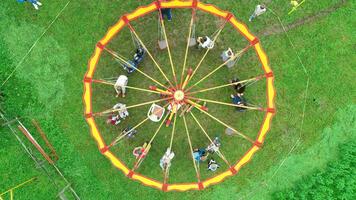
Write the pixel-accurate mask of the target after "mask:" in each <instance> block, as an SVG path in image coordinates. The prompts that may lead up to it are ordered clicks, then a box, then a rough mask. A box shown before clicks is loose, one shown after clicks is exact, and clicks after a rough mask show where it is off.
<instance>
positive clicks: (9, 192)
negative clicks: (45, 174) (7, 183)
mask: <svg viewBox="0 0 356 200" xmlns="http://www.w3.org/2000/svg"><path fill="white" fill-rule="evenodd" d="M35 180H36V177H33V178H31V179H29V180H27V181H25V182H23V183H20V184H18V185H16V186H15V187H12V188H10V189H8V190H6V191H5V192H3V193H0V200H4V199H3V197H4V196H5V195H6V194H9V195H10V200H13V199H14V191H15V190H17V189H18V188H21V187H23V186H24V185H26V184H29V183H31V182H33V181H35Z"/></svg>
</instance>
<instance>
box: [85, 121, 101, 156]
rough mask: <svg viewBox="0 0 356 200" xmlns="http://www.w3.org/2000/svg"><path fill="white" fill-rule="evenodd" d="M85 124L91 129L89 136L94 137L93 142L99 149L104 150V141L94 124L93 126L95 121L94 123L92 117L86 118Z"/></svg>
mask: <svg viewBox="0 0 356 200" xmlns="http://www.w3.org/2000/svg"><path fill="white" fill-rule="evenodd" d="M87 122H88V124H89V126H90V128H91V134H92V136H93V137H94V139H95V141H96V142H97V143H98V145H99V148H100V149H101V148H104V147H105V143H104V141H103V140H102V138H101V136H100V133H99V130H98V128H97V127H96V124H95V121H94V119H93V117H90V118H87Z"/></svg>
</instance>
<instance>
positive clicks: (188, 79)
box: [83, 0, 276, 191]
mask: <svg viewBox="0 0 356 200" xmlns="http://www.w3.org/2000/svg"><path fill="white" fill-rule="evenodd" d="M166 8H172V9H191V10H192V19H191V22H190V26H189V34H188V37H187V40H186V41H187V44H186V50H185V58H184V64H183V67H182V68H183V69H182V75H181V77H180V82H178V78H177V75H176V71H175V67H174V65H173V61H172V56H171V52H170V46H169V45H170V44H169V42H168V38H167V34H166V31H165V25H164V20H162V19H161V17H159V19H158V21H159V34H161V36H160V38H159V40H160V39H162V41H164V42H163V43H164V45H162V46H160V49H166V50H167V51H168V56H169V61H170V64H171V70H172V75H173V77H172V78H168V76H167V75H166V73H164V71H163V70H162V68H161V67H160V65H159V64H158V63H157V61H156V59H155V58H154V56H153V55H152V53H151V52H150V50H149V49H147V46H146V45H145V44H144V43H143V42H142V40H141V39H140V37H139V34H138V33H137V32H136V30H135V29H134V28H133V26H132V25H131V23H133V22H134V20H135V19H137V18H140V17H143V16H145V15H147V14H149V13H153V12H158V13H161V9H166ZM197 11H201V12H206V13H209V14H213V15H215V16H216V17H218V18H220V19H221V20H223V23H222V24H221V26H219V27H218V29H217V30H216V31H215V32H214V33H213V34H212V35H211V39H212V41H213V42H214V43H215V42H216V41H217V39H218V37H219V35H220V33H221V32H222V30H223V28H224V27H225V25H226V24H231V25H232V26H233V28H234V29H236V30H237V32H238V33H239V34H241V35H242V36H243V37H244V38H245V39H246V41H247V43H248V44H247V45H246V47H245V48H244V49H242V50H237V51H236V52H234V56H232V57H231V58H229V59H227V60H226V61H225V62H223V63H222V64H221V65H219V66H218V67H214V68H213V70H212V71H211V72H209V73H208V74H206V75H205V76H203V78H201V79H200V80H199V81H197V82H194V83H192V80H193V77H194V76H195V75H196V73H197V72H198V71H199V68H200V66H201V65H202V63H203V61H204V59H205V58H206V57H207V55H208V53H209V51H210V50H211V49H210V48H208V49H206V50H205V53H204V55H203V56H202V58H201V60H200V61H199V62H198V64H197V66H196V67H195V68H193V69H194V70H186V67H187V62H186V61H187V57H188V55H189V53H188V51H189V47H190V46H192V44H193V40H192V38H194V41H196V40H195V21H196V20H195V17H196V14H195V13H196V12H197ZM159 16H161V15H159ZM124 27H127V28H129V29H130V32H131V33H132V34H133V35H134V36H135V39H136V40H137V41H138V42H139V43H140V45H141V46H142V48H143V49H144V50H145V52H146V53H147V55H148V57H150V58H151V60H152V61H153V63H154V65H155V69H157V70H158V71H159V72H160V73H161V74H162V76H163V77H164V79H165V80H163V81H164V82H167V84H164V83H162V82H161V81H159V80H157V79H155V78H154V77H152V76H150V75H148V74H147V73H145V72H144V71H143V70H140V69H137V72H139V73H141V74H142V75H144V76H145V78H147V79H149V80H151V81H152V82H154V83H155V84H156V85H157V86H147V88H148V89H145V88H137V87H133V86H127V88H128V89H132V90H139V91H142V92H147V93H155V94H157V96H158V98H159V99H158V100H154V101H148V102H144V103H139V104H135V105H128V106H127V107H126V108H127V109H130V108H136V107H140V106H145V105H152V104H154V105H152V106H151V108H150V109H149V112H148V115H147V118H145V119H143V120H142V121H141V122H140V123H138V124H137V125H136V126H135V127H134V128H133V129H136V128H138V127H139V126H141V125H143V124H144V123H146V122H149V120H152V119H151V118H150V116H151V115H152V114H151V113H152V112H154V111H153V110H154V109H155V107H156V106H157V105H159V103H160V102H165V103H166V105H165V106H160V107H161V108H160V109H158V110H162V109H165V108H166V107H167V106H168V105H171V107H172V112H168V114H167V113H166V114H165V113H162V115H161V116H160V117H159V118H157V117H155V118H154V120H152V121H157V122H159V121H160V125H159V127H158V128H157V130H156V131H155V132H154V134H153V136H152V137H151V139H150V141H149V142H148V143H147V146H149V147H151V146H150V145H151V144H152V142H153V140H154V139H155V138H156V136H157V134H158V132H159V131H160V129H161V128H162V126H163V124H164V123H165V122H167V121H166V120H168V121H169V123H168V125H169V124H170V122H172V124H173V126H170V127H171V128H172V136H171V140H170V145H169V149H171V150H172V151H174V149H172V143H173V139H174V135H175V132H176V130H175V129H176V121H177V115H178V112H177V110H178V107H179V106H180V105H181V106H182V108H181V112H184V114H181V116H182V118H183V122H184V128H185V130H184V131H185V132H186V135H187V138H188V143H189V146H190V151H191V152H192V155H191V157H192V161H193V166H194V169H195V172H196V177H197V182H193V183H170V182H169V169H170V167H166V168H165V170H164V179H163V181H162V182H161V181H158V180H155V179H152V178H149V177H147V176H144V175H141V174H139V173H137V172H136V170H137V169H138V167H139V166H140V165H142V163H143V158H144V157H141V156H139V157H138V159H137V160H136V162H135V164H134V166H133V167H132V168H129V167H127V166H126V164H125V163H124V162H122V161H121V160H120V159H119V158H118V157H117V156H116V155H115V154H114V153H113V151H111V148H112V147H113V146H114V145H117V144H118V143H119V142H120V141H121V140H122V139H123V138H124V136H125V134H122V135H120V136H119V137H117V138H115V139H114V140H113V141H109V143H108V145H107V141H105V140H104V139H103V137H102V135H101V130H100V129H99V128H98V126H97V124H96V117H100V116H101V114H102V113H110V112H112V111H113V110H110V109H109V110H106V111H104V112H94V111H93V107H92V101H93V99H92V98H93V96H92V84H93V83H99V84H106V85H113V84H114V83H113V82H111V81H105V79H99V80H97V79H94V74H95V73H94V72H95V70H96V68H97V64H98V62H99V60H100V58H101V54H103V53H105V52H108V53H110V54H111V51H112V50H108V48H107V47H106V46H107V45H108V44H109V43H110V41H111V40H112V39H113V38H114V37H115V36H117V35H118V33H119V32H120V31H121V30H122V29H123V28H124ZM161 47H162V48H161ZM249 49H254V50H255V53H256V55H257V57H258V58H259V61H260V64H261V66H262V70H263V74H259V75H257V76H255V77H252V78H249V79H246V80H242V81H239V82H237V83H229V84H224V85H218V86H214V87H210V88H206V89H199V90H198V89H196V86H197V85H199V84H201V83H202V82H204V81H205V80H207V79H208V78H209V77H210V76H212V75H213V74H214V73H216V72H217V71H218V70H220V69H222V68H223V66H226V65H227V63H228V62H231V61H234V60H236V59H239V58H240V57H241V56H242V55H243V54H244V53H245V52H246V51H247V50H249ZM113 56H114V57H115V55H113ZM262 79H265V80H266V96H267V102H266V106H265V107H261V106H254V105H235V104H231V103H225V102H220V101H216V100H210V99H202V98H199V97H196V95H197V94H200V93H203V92H209V91H212V90H217V89H220V88H225V87H230V86H233V85H237V84H245V85H251V84H252V83H254V82H256V81H259V80H262ZM273 81H274V74H273V72H272V70H271V68H270V66H269V63H268V58H267V55H266V54H265V52H264V51H263V49H262V47H261V44H260V41H259V39H258V38H257V37H255V36H254V35H252V34H251V33H250V32H249V30H248V29H247V27H246V26H245V25H244V24H243V23H241V22H240V21H238V20H237V19H236V18H235V17H234V16H233V15H232V14H231V13H229V12H227V11H223V10H220V9H219V8H217V7H215V6H214V5H211V4H204V3H201V2H199V1H197V0H191V1H180V0H172V1H167V2H166V1H164V2H161V1H155V2H153V3H151V4H149V5H147V6H141V7H139V8H138V9H137V10H135V11H134V12H132V13H129V14H126V15H124V16H123V17H121V18H120V20H119V21H118V22H117V23H116V24H115V25H114V26H112V27H111V28H110V29H109V30H108V32H107V34H106V35H105V36H104V37H103V38H102V39H101V40H100V41H99V42H98V43H97V45H96V48H95V51H94V53H93V55H92V57H91V59H90V61H89V65H88V70H87V72H86V74H85V77H84V94H83V102H84V105H85V109H84V113H85V119H86V121H87V123H88V125H89V126H90V128H91V134H92V136H93V138H94V140H95V141H96V142H97V144H98V148H99V150H100V152H101V153H102V154H103V155H104V156H105V157H107V158H108V159H109V160H110V161H111V163H112V164H113V165H114V166H115V167H116V168H117V169H119V170H121V171H122V172H123V173H124V174H125V175H126V176H127V177H129V178H131V179H133V180H136V181H139V182H141V183H143V184H144V185H145V186H150V187H153V188H157V189H160V190H163V191H187V190H202V189H204V188H206V187H208V186H210V185H213V184H218V183H220V182H221V181H223V180H224V179H225V178H227V177H229V176H232V175H235V174H236V173H237V172H238V171H239V170H240V169H241V168H242V166H244V165H245V164H246V163H248V162H249V161H250V160H251V159H252V157H253V155H254V154H255V153H256V152H257V151H258V150H260V149H261V147H262V144H263V142H264V139H265V136H266V134H267V132H268V131H269V129H270V126H271V121H272V118H273V116H274V114H275V111H276V108H275V105H274V98H275V89H274V85H273ZM200 102H208V103H209V104H210V103H212V104H219V105H224V106H231V107H241V108H244V109H247V110H251V111H260V112H264V113H265V116H264V119H263V122H262V125H261V128H260V130H259V131H258V133H257V136H256V138H255V139H253V138H251V137H249V136H247V135H245V134H243V133H242V132H240V131H238V130H237V129H235V128H233V127H232V126H231V125H229V124H227V123H225V122H224V120H222V119H219V118H217V117H216V116H214V115H213V114H212V113H211V112H210V111H209V109H208V108H207V106H206V104H205V103H204V104H205V105H202V104H200ZM192 109H195V110H198V111H200V112H201V113H202V114H204V115H206V116H207V117H209V118H211V119H212V120H213V121H214V122H216V123H218V124H220V125H223V126H224V127H226V128H229V130H231V131H232V134H234V135H237V136H239V137H241V138H242V139H244V140H246V141H248V142H249V143H250V144H251V147H250V149H249V150H247V152H246V153H245V154H244V155H243V156H242V157H241V158H240V159H238V160H237V161H236V162H235V163H231V162H229V161H228V160H227V159H226V158H225V156H224V154H223V153H222V152H221V150H220V149H222V148H219V149H218V150H217V152H216V154H217V155H218V156H219V157H220V158H221V159H222V160H223V161H224V162H225V164H226V165H227V170H226V171H224V172H222V173H220V174H218V175H216V176H214V177H212V178H209V179H206V180H202V179H201V176H200V169H199V164H197V163H196V161H195V160H194V156H193V148H192V141H191V139H190V136H191V134H190V132H189V128H188V125H187V122H186V115H190V116H191V117H192V118H193V119H194V122H195V123H196V124H197V126H198V127H199V128H200V129H201V132H203V133H204V135H205V136H206V138H207V139H208V140H209V142H210V143H213V140H212V139H211V138H210V136H209V134H208V131H207V130H206V128H205V127H204V126H203V125H202V124H201V123H200V120H199V119H198V117H197V115H195V114H194V111H193V110H192ZM173 111H175V112H173ZM158 119H159V120H158ZM152 148H153V147H152ZM152 148H147V149H145V148H144V151H143V152H142V153H143V154H144V155H147V154H148V153H149V150H150V149H152ZM145 157H146V156H145ZM158 159H159V158H158ZM172 165H173V164H172Z"/></svg>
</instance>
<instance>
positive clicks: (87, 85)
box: [83, 83, 92, 114]
mask: <svg viewBox="0 0 356 200" xmlns="http://www.w3.org/2000/svg"><path fill="white" fill-rule="evenodd" d="M84 88H85V92H84V94H83V100H84V104H85V113H86V114H88V113H90V112H91V111H92V108H91V104H90V97H91V89H90V83H84Z"/></svg>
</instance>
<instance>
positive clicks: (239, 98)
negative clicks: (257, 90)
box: [231, 93, 247, 112]
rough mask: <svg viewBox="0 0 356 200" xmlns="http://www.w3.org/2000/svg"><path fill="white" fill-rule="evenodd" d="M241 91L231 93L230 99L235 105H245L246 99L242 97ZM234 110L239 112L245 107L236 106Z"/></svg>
mask: <svg viewBox="0 0 356 200" xmlns="http://www.w3.org/2000/svg"><path fill="white" fill-rule="evenodd" d="M243 95H244V94H243V93H236V94H235V95H233V94H232V95H231V99H232V103H233V104H235V105H240V106H246V105H247V103H246V100H245V98H244V97H243ZM236 110H237V111H239V112H244V111H246V108H242V107H236Z"/></svg>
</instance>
